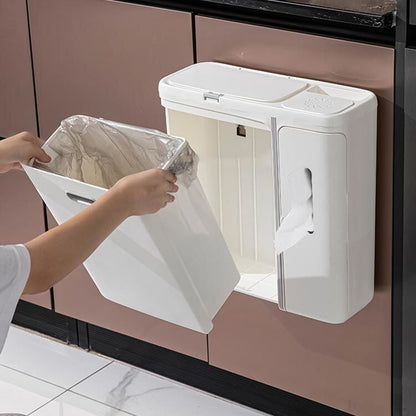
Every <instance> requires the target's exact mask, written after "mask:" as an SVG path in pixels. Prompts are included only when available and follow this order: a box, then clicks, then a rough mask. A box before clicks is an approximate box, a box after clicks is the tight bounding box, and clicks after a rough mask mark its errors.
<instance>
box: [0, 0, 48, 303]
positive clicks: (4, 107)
mask: <svg viewBox="0 0 416 416" xmlns="http://www.w3.org/2000/svg"><path fill="white" fill-rule="evenodd" d="M0 51H1V54H0V97H1V99H0V135H2V136H9V135H12V134H15V133H17V132H19V131H22V130H29V131H32V132H34V133H36V112H35V100H34V94H33V83H32V69H31V68H32V67H31V62H30V46H29V34H28V27H27V13H26V1H25V0H2V1H1V2H0ZM0 195H1V197H0V244H8V243H23V242H26V241H28V240H30V239H32V238H33V237H35V236H36V235H38V234H40V233H42V232H43V231H44V222H43V208H42V201H41V199H40V198H39V196H38V194H37V192H36V191H35V189H34V188H33V186H32V184H31V183H30V181H29V179H27V177H26V175H25V174H24V173H22V172H16V171H14V172H9V173H7V174H3V175H0ZM23 299H24V300H27V301H29V302H32V303H36V304H38V305H41V306H44V307H48V308H50V296H49V292H46V293H43V294H40V295H32V296H24V297H23Z"/></svg>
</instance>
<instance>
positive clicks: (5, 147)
mask: <svg viewBox="0 0 416 416" xmlns="http://www.w3.org/2000/svg"><path fill="white" fill-rule="evenodd" d="M43 143H44V141H43V140H42V139H40V138H39V137H36V136H34V135H33V134H31V133H28V132H26V131H24V132H22V133H19V134H16V135H15V136H11V137H9V138H7V139H4V140H1V141H0V173H4V172H7V171H9V170H10V169H20V167H21V166H20V163H19V162H23V161H24V160H29V159H31V158H33V157H35V158H36V159H38V160H39V161H41V162H44V163H47V162H50V160H51V158H50V157H49V156H48V155H47V154H46V153H45V151H44V150H43V149H42V148H41V146H42V145H43Z"/></svg>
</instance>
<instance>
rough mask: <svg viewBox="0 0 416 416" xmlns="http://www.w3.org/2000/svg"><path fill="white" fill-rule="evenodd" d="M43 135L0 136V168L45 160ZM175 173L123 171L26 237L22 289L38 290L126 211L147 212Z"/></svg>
mask: <svg viewBox="0 0 416 416" xmlns="http://www.w3.org/2000/svg"><path fill="white" fill-rule="evenodd" d="M43 143H44V141H43V140H42V139H40V138H38V137H36V136H34V135H32V134H31V133H28V132H22V133H19V134H16V135H15V136H12V137H9V138H6V139H5V140H1V141H0V173H4V172H7V171H8V170H10V169H17V168H20V167H21V166H20V162H21V161H24V160H29V159H31V158H33V157H35V158H36V159H38V160H40V161H41V162H45V163H47V162H49V161H50V157H49V156H48V155H47V154H46V153H45V151H44V150H43V149H42V148H41V146H42V144H43ZM175 181H176V177H175V175H173V174H172V173H171V172H169V171H166V170H161V169H151V170H148V171H145V172H141V173H137V174H134V175H130V176H126V177H125V178H123V179H121V180H120V181H118V182H117V183H116V185H114V186H113V187H112V188H111V189H110V190H109V191H108V192H106V193H105V194H104V195H103V196H102V197H101V198H100V199H98V200H97V201H96V202H94V203H93V204H92V205H91V206H90V207H88V208H86V209H85V210H84V211H82V212H81V213H80V214H78V215H76V216H75V217H73V218H72V219H70V220H68V221H67V222H65V223H64V224H62V225H60V226H58V227H55V228H54V229H52V230H50V231H48V232H46V233H44V234H42V235H40V236H39V237H37V238H35V239H33V240H31V241H29V242H27V243H26V244H25V246H26V248H27V249H28V251H29V254H30V260H31V268H30V275H29V280H28V281H27V284H26V287H25V289H24V293H27V294H33V293H39V292H43V291H45V290H47V289H49V288H50V287H52V286H53V285H54V284H55V283H57V282H59V281H60V280H62V279H63V278H64V277H65V276H66V275H67V274H68V273H70V272H71V271H72V270H73V269H75V268H76V267H77V266H78V265H80V264H81V263H82V262H84V261H85V260H86V259H87V258H88V257H89V256H90V255H91V253H92V252H93V251H94V250H95V249H96V248H97V247H98V246H99V245H100V244H101V243H102V241H103V240H104V239H105V238H106V237H107V236H108V235H109V234H110V233H111V232H112V231H113V230H114V229H115V228H116V227H117V226H118V225H120V224H121V223H122V222H123V221H124V220H125V219H126V218H127V217H129V216H131V215H143V214H150V213H154V212H156V211H158V210H159V209H161V208H163V207H164V206H165V205H166V204H167V203H168V202H172V201H173V200H174V199H175V198H174V197H173V196H172V195H171V194H170V193H171V192H176V191H177V190H178V187H177V185H175V184H174V182H175Z"/></svg>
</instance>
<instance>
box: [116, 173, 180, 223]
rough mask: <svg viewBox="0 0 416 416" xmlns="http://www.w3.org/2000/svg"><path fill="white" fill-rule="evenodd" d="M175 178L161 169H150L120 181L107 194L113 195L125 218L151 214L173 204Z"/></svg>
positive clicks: (176, 188) (176, 187)
mask: <svg viewBox="0 0 416 416" xmlns="http://www.w3.org/2000/svg"><path fill="white" fill-rule="evenodd" d="M175 182H176V176H175V175H174V174H173V173H172V172H170V171H168V170H163V169H150V170H146V171H144V172H140V173H136V174H133V175H129V176H126V177H124V178H122V179H120V180H119V181H118V182H117V183H116V184H115V185H114V186H113V187H112V188H111V189H110V190H109V193H110V194H111V193H112V194H113V195H115V196H116V197H117V198H118V200H119V202H120V204H122V205H121V206H123V209H126V216H131V215H144V214H152V213H155V212H157V211H159V210H160V209H161V208H163V207H165V206H166V205H167V204H168V203H169V202H173V201H174V200H175V197H174V196H173V195H171V193H175V192H177V191H178V189H179V188H178V186H177V185H175Z"/></svg>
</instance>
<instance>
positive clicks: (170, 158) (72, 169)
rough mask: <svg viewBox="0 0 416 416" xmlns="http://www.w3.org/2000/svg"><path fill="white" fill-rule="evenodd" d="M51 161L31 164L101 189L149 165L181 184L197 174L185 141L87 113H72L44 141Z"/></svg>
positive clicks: (192, 154)
mask: <svg viewBox="0 0 416 416" xmlns="http://www.w3.org/2000/svg"><path fill="white" fill-rule="evenodd" d="M47 152H48V154H49V156H51V158H52V161H51V162H49V163H48V164H44V163H41V162H38V161H35V162H34V163H33V167H36V168H38V169H41V170H44V171H47V172H52V173H55V174H58V175H61V176H65V177H67V178H71V179H76V180H79V181H81V182H85V183H88V184H91V185H96V186H100V187H102V188H106V189H109V188H111V187H112V186H113V185H114V184H115V183H116V182H117V181H118V180H119V179H121V178H123V177H124V176H127V175H130V174H133V173H137V172H142V171H144V170H148V169H152V168H164V169H169V170H171V171H172V172H173V173H175V174H176V175H177V177H178V181H180V182H181V183H182V184H184V185H185V186H189V185H190V184H191V182H192V181H193V180H194V179H195V178H196V176H197V167H198V156H197V155H196V154H195V152H194V151H193V150H192V149H191V147H190V146H189V144H188V143H187V142H186V140H184V139H182V138H179V137H174V136H170V135H168V134H165V133H162V132H160V131H157V130H150V129H144V128H140V127H134V126H129V125H126V124H121V123H115V122H112V121H108V120H102V119H96V118H94V117H88V116H81V115H78V116H72V117H69V118H67V119H65V120H63V121H62V122H61V125H60V127H59V128H58V130H56V131H55V133H54V134H53V135H52V137H51V138H50V139H49V140H48V142H47Z"/></svg>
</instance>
